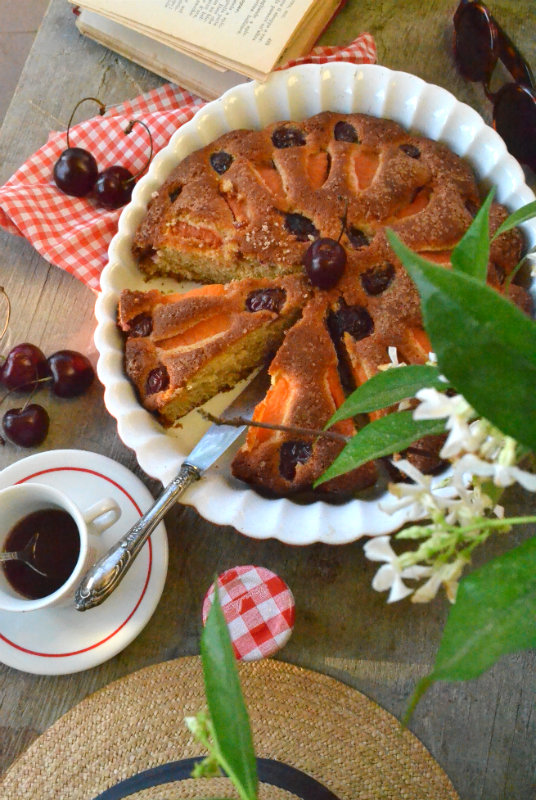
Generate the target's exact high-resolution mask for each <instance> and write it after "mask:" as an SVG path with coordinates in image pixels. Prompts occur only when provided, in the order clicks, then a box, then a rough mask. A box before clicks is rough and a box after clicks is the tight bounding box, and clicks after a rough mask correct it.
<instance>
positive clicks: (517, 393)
mask: <svg viewBox="0 0 536 800" xmlns="http://www.w3.org/2000/svg"><path fill="white" fill-rule="evenodd" d="M387 235H388V238H389V241H390V243H391V246H392V247H393V249H394V251H395V253H396V254H397V256H398V257H399V258H400V260H401V261H402V263H403V264H404V266H405V268H406V269H407V271H408V272H409V274H410V275H411V277H412V278H413V280H414V281H415V283H416V284H417V288H418V290H419V292H420V295H421V306H422V313H423V319H424V324H425V328H426V331H427V333H428V335H429V337H430V340H431V342H432V347H433V349H434V352H435V353H436V355H437V359H438V364H439V369H440V371H441V372H442V374H443V375H445V376H446V378H447V379H448V380H449V381H450V382H451V383H452V385H453V386H454V387H455V388H456V390H457V391H458V392H460V393H461V394H462V395H463V396H464V397H465V399H466V400H467V401H468V402H469V403H470V404H471V405H472V406H473V408H474V409H475V410H476V411H477V413H478V414H480V415H482V416H484V417H486V419H488V420H489V421H490V422H492V423H493V424H494V425H496V426H497V428H499V429H500V430H501V431H502V432H503V433H504V434H507V435H508V436H512V437H513V438H514V439H516V440H517V441H518V442H520V443H521V444H524V445H526V446H527V447H529V448H530V449H531V450H536V414H535V413H534V397H535V392H536V323H535V322H534V321H533V320H531V319H529V317H527V316H526V315H525V314H524V313H523V312H522V311H520V310H519V309H518V308H517V307H516V306H514V304H513V303H511V302H510V301H509V300H507V299H506V298H505V297H503V296H502V295H500V294H498V292H496V291H495V290H494V289H491V288H490V287H489V286H486V285H482V284H481V283H480V282H479V281H478V280H476V279H475V278H473V277H472V276H470V275H465V274H463V273H460V272H454V271H452V270H446V269H444V268H443V267H438V266H437V265H435V264H430V263H428V262H427V261H425V260H424V259H423V258H421V257H420V256H417V255H416V254H415V253H412V252H411V250H408V248H406V247H405V245H403V244H402V242H400V241H399V240H398V239H397V237H396V236H395V235H394V234H393V233H392V232H391V231H389V232H388V234H387Z"/></svg>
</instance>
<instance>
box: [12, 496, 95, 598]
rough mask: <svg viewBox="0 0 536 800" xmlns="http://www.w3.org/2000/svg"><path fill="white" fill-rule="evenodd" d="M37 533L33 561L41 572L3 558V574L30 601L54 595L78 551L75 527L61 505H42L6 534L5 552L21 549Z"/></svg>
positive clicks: (69, 569) (66, 577) (71, 567)
mask: <svg viewBox="0 0 536 800" xmlns="http://www.w3.org/2000/svg"><path fill="white" fill-rule="evenodd" d="M36 533H38V534H39V536H38V538H37V543H36V546H35V551H34V558H33V563H34V565H35V566H36V567H37V569H39V570H40V571H41V572H43V573H45V574H44V575H40V574H39V573H38V572H36V571H35V570H34V569H32V568H31V567H29V566H28V565H27V564H25V563H23V562H22V561H19V560H13V561H5V562H4V563H3V564H2V568H3V570H4V574H5V576H6V578H7V580H8V581H9V583H10V584H11V586H12V587H13V589H15V591H16V592H18V593H19V594H20V595H22V596H23V597H27V598H29V599H30V600H36V599H38V598H41V597H46V596H47V595H49V594H53V593H54V592H55V591H56V590H57V589H59V588H60V586H63V584H64V583H65V581H66V580H67V579H68V578H69V576H70V575H71V574H72V572H73V570H74V568H75V566H76V562H77V561H78V556H79V554H80V535H79V533H78V526H77V524H76V522H75V521H74V519H73V518H72V517H71V515H70V514H68V513H67V511H64V510H63V509H62V508H44V509H41V510H39V511H33V512H32V513H31V514H28V515H27V516H26V517H23V518H22V519H21V520H19V522H17V524H16V525H14V526H13V528H12V529H11V530H10V532H9V533H8V535H7V537H6V540H5V542H4V548H3V549H4V550H5V551H6V552H19V551H21V550H24V548H25V547H26V546H27V545H28V542H29V541H30V540H31V539H32V537H33V536H34V535H35V534H36Z"/></svg>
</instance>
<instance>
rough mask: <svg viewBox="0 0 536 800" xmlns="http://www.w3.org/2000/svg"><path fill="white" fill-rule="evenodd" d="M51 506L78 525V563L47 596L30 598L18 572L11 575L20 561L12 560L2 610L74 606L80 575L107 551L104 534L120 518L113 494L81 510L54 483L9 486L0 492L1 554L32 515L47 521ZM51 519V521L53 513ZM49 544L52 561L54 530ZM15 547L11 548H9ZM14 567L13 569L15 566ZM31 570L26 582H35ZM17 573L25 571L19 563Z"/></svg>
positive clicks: (3, 576) (2, 575)
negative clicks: (16, 575)
mask: <svg viewBox="0 0 536 800" xmlns="http://www.w3.org/2000/svg"><path fill="white" fill-rule="evenodd" d="M50 509H56V510H60V511H63V512H66V513H67V514H68V515H69V517H71V520H72V521H73V522H74V525H75V526H76V529H74V528H73V529H72V537H75V536H76V535H77V536H78V539H79V552H78V557H77V558H76V561H75V563H74V566H73V568H72V570H71V571H70V574H68V577H67V578H66V580H65V581H64V582H63V583H62V584H61V585H60V586H58V588H57V589H55V590H54V591H52V592H51V593H50V594H46V595H45V596H44V597H38V598H36V599H31V598H29V597H27V596H26V595H25V594H23V593H22V590H21V589H20V586H19V582H18V581H16V580H15V578H14V575H15V573H14V572H13V574H10V578H9V579H8V566H7V565H8V564H12V565H14V564H16V563H19V562H16V561H10V562H7V564H6V563H4V564H0V610H2V611H13V612H15V611H22V612H25V611H37V610H41V609H44V608H52V607H56V606H66V605H71V604H73V600H74V595H75V591H76V587H77V586H78V583H79V582H80V579H81V578H82V576H83V575H84V574H85V572H86V571H87V570H88V569H89V567H90V566H91V565H92V564H93V563H94V562H95V561H96V560H97V559H98V558H99V557H100V556H101V555H102V554H103V553H104V551H105V550H106V549H107V545H106V544H105V543H104V542H103V541H102V538H101V534H102V533H103V531H105V530H106V529H107V528H109V527H110V526H111V525H113V524H114V523H115V522H117V520H118V519H119V517H120V516H121V509H120V507H119V505H118V504H117V503H116V501H115V500H113V499H112V498H111V497H106V498H103V499H102V500H99V501H97V502H96V503H94V504H93V505H91V506H89V507H88V508H85V509H83V510H81V509H80V508H79V507H78V506H77V505H76V504H75V503H74V502H73V501H72V500H71V499H70V498H69V497H68V496H67V495H66V494H64V492H61V491H59V490H58V489H55V488H53V487H52V486H45V485H44V484H39V483H23V484H17V485H16V486H10V487H8V488H7V489H3V490H1V491H0V520H1V530H0V552H3V551H5V550H6V549H7V548H6V541H7V540H8V539H9V538H10V536H11V539H13V531H14V528H15V527H16V526H19V527H20V526H23V525H25V524H26V520H27V518H29V517H30V515H34V514H35V515H36V518H37V519H39V518H42V519H43V520H44V519H45V518H46V517H47V514H46V512H47V511H48V510H50ZM43 512H44V513H43ZM48 517H49V521H50V515H48ZM32 519H33V517H32ZM64 519H65V520H66V522H68V527H69V530H70V531H71V528H72V523H71V522H70V521H69V520H67V518H64ZM47 542H48V545H47V546H48V549H49V551H50V552H49V553H48V555H47V558H48V560H50V559H51V558H52V559H53V558H54V557H56V554H55V552H54V547H53V534H52V533H50V534H49V536H48V537H47ZM40 544H41V545H42V546H43V542H42V541H41V542H39V541H38V543H37V546H36V561H35V563H36V565H37V566H42V564H41V565H40V564H39V558H38V556H37V554H38V553H39V549H38V548H39V546H40ZM51 545H52V546H51ZM12 549H13V548H12V547H11V546H10V547H9V550H12ZM75 553H76V551H75ZM62 555H63V554H62V552H60V551H59V550H58V552H57V558H58V559H60V558H61V557H62ZM75 557H76V555H75ZM11 570H13V567H12V568H11ZM31 572H32V571H31V570H30V569H29V568H28V569H26V570H25V571H22V574H23V575H24V576H26V577H25V579H26V582H27V583H30V581H31V580H32V578H31V575H30V573H31ZM18 574H19V575H20V574H21V568H20V567H18ZM39 580H42V579H40V578H39V576H38V575H36V577H35V578H34V583H35V582H38V581H39ZM36 585H37V584H36Z"/></svg>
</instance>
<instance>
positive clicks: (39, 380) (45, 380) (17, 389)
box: [0, 375, 52, 411]
mask: <svg viewBox="0 0 536 800" xmlns="http://www.w3.org/2000/svg"><path fill="white" fill-rule="evenodd" d="M51 380H52V375H47V376H46V377H44V378H36V379H35V381H32V382H31V386H32V389H31V392H30V394H29V396H28V397H27V398H26V402H25V403H24V405H23V407H22V411H24V409H25V408H26V406H28V405H29V403H30V400H31V399H32V397H33V396H34V394H35V393H36V391H37V390H38V388H39V386H38V384H39V383H48V381H51ZM25 385H26V386H28V385H29V383H28V384H25ZM20 391H21V387H20V386H15V388H14V389H10V390H9V392H6V393H5V395H4V396H3V397H2V398H0V405H2V403H3V402H4V400H7V398H8V397H9V395H10V394H13V392H20ZM22 391H24V390H22Z"/></svg>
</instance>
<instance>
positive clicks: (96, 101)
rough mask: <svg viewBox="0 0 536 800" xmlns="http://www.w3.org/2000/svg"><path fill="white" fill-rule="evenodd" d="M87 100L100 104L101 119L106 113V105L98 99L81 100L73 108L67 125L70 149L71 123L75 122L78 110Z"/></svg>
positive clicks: (86, 98)
mask: <svg viewBox="0 0 536 800" xmlns="http://www.w3.org/2000/svg"><path fill="white" fill-rule="evenodd" d="M86 100H92V101H93V102H94V103H98V105H99V114H100V115H101V117H102V115H103V114H104V112H105V111H106V106H105V105H104V103H102V102H101V101H100V100H99V98H98V97H83V98H82V99H81V100H79V101H78V103H77V104H76V105H75V107H74V108H73V111H72V114H71V116H70V118H69V122H68V123H67V147H70V144H69V130H70V128H71V123H72V121H73V117H74V115H75V112H76V109H77V108H78V106H79V105H81V104H82V103H85V102H86Z"/></svg>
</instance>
